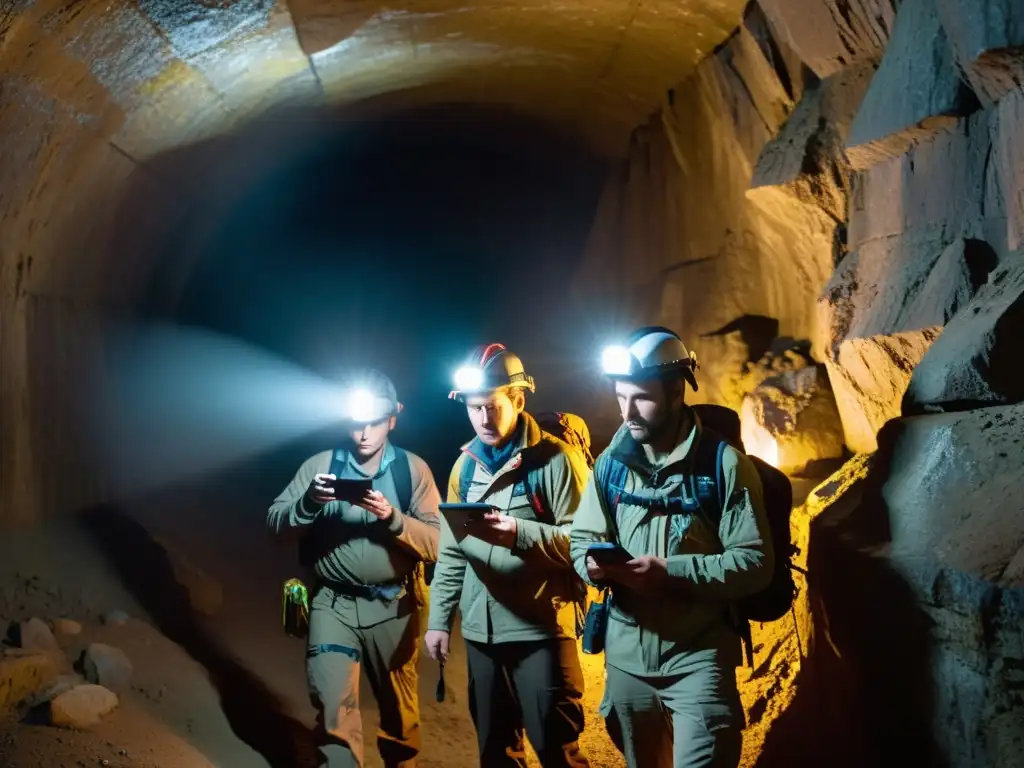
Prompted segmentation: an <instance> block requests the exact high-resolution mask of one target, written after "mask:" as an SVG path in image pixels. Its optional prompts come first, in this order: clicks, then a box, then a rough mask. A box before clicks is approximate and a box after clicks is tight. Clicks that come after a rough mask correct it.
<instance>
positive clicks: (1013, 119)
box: [993, 86, 1024, 250]
mask: <svg viewBox="0 0 1024 768" xmlns="http://www.w3.org/2000/svg"><path fill="white" fill-rule="evenodd" d="M994 115H995V117H994V120H993V123H994V125H993V128H994V130H993V134H994V135H995V140H994V143H995V147H994V150H995V154H994V158H993V160H994V163H993V164H994V165H995V167H996V176H997V178H998V180H999V186H1000V191H1001V193H1002V198H1003V200H1004V201H1005V202H1004V206H1005V212H1006V217H1007V218H1006V225H1007V226H1006V241H1007V247H1008V248H1009V249H1010V250H1017V249H1018V248H1021V247H1024V86H1021V87H1020V88H1017V89H1015V90H1014V91H1011V92H1010V93H1008V94H1007V95H1006V96H1005V97H1004V98H1003V100H1002V101H1001V102H999V106H998V108H996V109H995V110H994Z"/></svg>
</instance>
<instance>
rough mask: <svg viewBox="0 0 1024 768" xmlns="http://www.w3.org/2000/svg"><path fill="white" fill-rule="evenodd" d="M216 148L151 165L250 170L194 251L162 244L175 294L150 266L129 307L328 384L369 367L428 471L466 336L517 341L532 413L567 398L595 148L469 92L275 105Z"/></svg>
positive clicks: (449, 443)
mask: <svg viewBox="0 0 1024 768" xmlns="http://www.w3.org/2000/svg"><path fill="white" fill-rule="evenodd" d="M334 117H335V118H336V115H335V116H334ZM296 135H298V136H303V137H305V141H304V142H302V143H301V144H300V143H298V142H295V141H294V140H293V137H294V136H296ZM254 137H255V138H254ZM225 142H230V146H227V147H223V146H220V147H218V149H217V151H216V153H215V157H221V158H228V159H227V160H220V161H218V160H216V159H214V161H213V168H212V170H211V168H209V167H207V168H202V169H201V167H202V166H203V165H205V164H207V163H209V160H210V156H211V152H210V150H209V149H208V148H207V147H204V146H202V145H200V146H197V147H194V148H186V149H180V150H176V151H175V152H174V153H173V156H172V157H171V158H159V157H158V158H156V159H155V161H154V167H156V168H160V167H161V165H163V164H165V163H168V162H173V164H174V166H175V167H176V169H177V170H178V172H179V173H180V172H182V169H186V170H185V172H186V173H188V172H189V171H188V169H190V168H192V167H195V168H196V170H197V172H201V173H203V174H204V175H212V176H214V177H216V176H219V175H230V174H231V173H232V171H233V169H232V167H231V165H232V164H244V165H250V166H255V167H256V168H257V169H258V170H257V171H256V172H252V171H251V170H250V171H249V179H248V184H247V186H246V187H245V188H244V189H243V190H241V191H238V190H236V191H235V199H234V201H233V202H232V204H231V205H230V207H228V209H227V210H225V211H224V212H223V213H222V214H221V216H220V217H219V218H218V220H217V221H215V222H208V223H207V228H206V230H205V231H206V232H207V234H206V235H205V237H204V239H203V240H202V242H201V243H200V244H199V245H198V246H196V245H193V246H192V250H191V251H190V252H189V253H180V252H179V253H175V252H174V249H175V246H176V245H178V244H177V243H175V241H173V240H172V241H171V242H170V244H169V246H168V252H167V253H166V254H165V255H164V257H163V261H164V263H165V264H167V265H168V271H172V270H173V269H174V268H175V267H176V266H177V265H179V264H180V262H181V261H182V260H183V259H187V260H189V261H190V262H191V263H192V264H194V267H193V268H192V269H191V270H190V272H189V276H188V279H187V282H185V283H184V284H183V285H182V286H181V288H180V289H179V291H178V293H177V296H176V297H175V298H174V302H173V306H172V307H168V305H167V302H166V301H164V300H163V297H164V296H165V294H164V291H165V289H166V286H167V284H168V276H167V272H163V271H161V270H160V269H159V268H158V270H157V271H156V273H155V274H154V276H153V278H152V280H151V283H150V290H149V291H148V295H149V297H150V298H149V302H148V305H147V304H146V303H145V302H144V303H143V304H142V306H141V307H140V315H142V316H144V317H149V318H154V317H158V316H160V315H164V316H166V315H172V316H173V320H174V322H176V323H181V324H184V325H187V326H190V327H198V328H204V329H209V330H211V331H214V332H216V333H220V334H225V335H227V336H230V337H232V338H237V339H240V340H243V341H245V342H247V343H251V344H255V345H257V346H259V347H261V348H264V349H267V350H270V351H272V352H274V353H277V354H279V355H281V356H283V357H285V358H288V359H290V360H294V361H296V362H298V363H299V364H301V365H302V366H303V367H305V368H307V369H309V370H310V371H315V372H317V373H319V374H321V375H323V376H325V377H327V378H330V377H331V376H336V375H337V374H338V373H339V372H340V371H341V370H342V369H343V367H344V366H346V365H371V366H376V367H379V368H380V369H381V370H383V371H385V372H387V373H388V374H389V375H390V376H391V377H392V378H393V379H394V381H395V383H396V386H397V388H398V391H399V395H400V398H401V400H402V402H403V404H404V405H405V407H406V410H405V412H404V414H403V416H402V418H401V426H400V428H399V429H400V432H399V433H398V434H400V435H401V437H400V440H401V441H402V444H403V445H405V446H406V447H408V448H409V449H410V450H412V451H414V452H417V453H419V454H420V455H422V456H423V457H424V458H425V459H426V460H427V461H428V463H429V464H430V466H431V468H432V469H433V470H434V471H435V473H437V474H438V476H439V477H444V476H445V474H446V473H447V471H448V469H449V467H450V463H451V461H452V460H453V457H454V456H455V455H456V452H457V450H458V446H459V445H461V444H462V442H464V441H465V440H466V439H468V437H467V434H470V433H468V429H469V427H468V423H467V422H466V418H465V413H464V411H463V410H462V409H461V408H460V407H458V406H457V405H456V404H454V403H452V402H451V401H449V400H447V397H446V396H447V391H448V389H450V382H451V375H452V371H453V370H454V368H455V366H456V365H457V364H458V363H459V362H460V356H462V355H464V354H465V351H466V350H468V349H469V348H471V347H472V346H473V345H475V344H480V343H484V342H489V341H501V342H504V343H506V344H508V345H509V346H510V347H512V348H513V349H517V350H520V354H521V355H522V356H523V357H524V359H525V360H526V361H527V364H528V365H530V366H531V368H533V369H534V370H535V371H537V373H536V377H537V379H538V396H537V401H538V402H539V403H540V406H539V407H543V406H545V405H548V406H550V407H557V403H558V402H559V398H562V402H563V403H564V402H565V398H568V397H570V396H571V393H572V386H571V383H570V385H569V386H566V383H567V382H566V373H565V368H566V363H568V365H569V366H571V365H573V364H576V363H577V361H581V360H582V361H585V360H586V355H588V354H590V355H591V356H594V355H595V353H596V351H598V350H599V346H598V345H599V343H600V336H597V335H594V334H593V333H589V329H587V330H588V335H587V336H584V337H582V338H581V335H580V331H581V329H583V328H585V327H586V326H585V324H584V323H583V322H581V321H579V320H578V321H577V322H576V323H574V324H567V323H566V321H567V320H568V319H571V317H572V315H571V313H572V311H573V306H572V302H571V299H570V290H569V289H570V285H569V283H570V279H571V276H572V275H573V273H574V272H575V271H576V270H577V269H578V268H579V262H580V258H581V256H582V252H583V248H584V245H585V239H586V236H587V233H588V231H589V229H590V227H591V224H592V221H593V216H594V209H595V206H596V204H597V200H598V197H599V194H600V191H601V186H602V184H603V182H604V179H605V177H606V174H607V169H608V166H607V161H606V160H605V159H604V158H601V157H599V156H596V155H594V154H592V153H591V152H589V151H588V150H587V149H586V148H585V147H582V146H580V145H579V144H578V143H575V142H573V140H572V138H571V137H569V136H566V135H564V134H561V133H559V132H558V131H557V129H553V128H550V127H548V126H545V125H543V124H541V123H539V122H538V121H536V120H534V119H530V118H528V117H524V116H521V115H518V114H516V113H514V112H510V111H508V110H502V109H495V108H488V107H482V106H474V105H461V104H453V105H438V106H433V107H429V108H421V109H419V110H415V111H411V112H408V113H404V114H398V115H391V116H388V117H385V118H378V119H376V120H366V121H363V120H360V121H356V120H347V121H344V122H342V121H339V120H337V119H332V113H330V112H328V111H327V110H323V111H320V110H294V111H289V110H283V111H281V112H280V113H278V114H274V115H271V116H270V117H268V118H265V122H263V124H262V125H258V126H254V127H253V128H252V129H250V130H246V129H244V128H243V129H242V130H241V131H240V132H238V133H237V134H235V135H232V136H231V137H230V138H228V139H219V140H218V142H217V143H218V144H219V145H222V144H224V143H225ZM268 157H269V158H271V159H270V160H268ZM218 163H219V164H218ZM200 169H201V170H200ZM139 204H144V202H143V201H132V203H131V205H132V206H136V205H139ZM203 213H204V212H202V211H199V212H195V213H194V214H193V216H196V215H198V216H202V215H203ZM180 226H181V230H182V231H185V232H189V231H194V230H195V229H196V227H197V222H195V221H190V220H188V219H186V220H185V221H184V222H182V224H181V225H180ZM596 314H597V313H596V312H595V315H596ZM559 387H560V388H559ZM563 407H565V406H564V405H563ZM333 417H334V415H333V414H325V425H327V424H328V423H329V422H330V420H331V419H332V418H333ZM325 437H326V439H327V440H328V444H329V443H330V438H329V437H327V436H326V435H324V434H320V435H313V436H310V437H309V438H307V439H304V440H303V441H301V442H300V444H297V445H293V446H290V447H289V448H288V450H289V452H290V453H289V456H291V457H294V456H295V455H299V454H302V453H303V452H305V455H309V452H310V451H309V449H310V448H311V447H312V446H316V445H320V446H323V445H324V442H323V441H324V439H325ZM292 451H294V452H297V453H294V452H292ZM264 458H265V459H266V460H268V461H271V463H273V462H274V459H273V458H271V457H264ZM262 460H263V459H261V461H262ZM257 476H260V477H263V476H265V473H263V472H259V473H257ZM283 477H284V476H283V475H281V478H282V479H283ZM263 498H264V499H265V498H266V495H265V493H264V496H263ZM247 501H249V500H247ZM252 501H255V499H252Z"/></svg>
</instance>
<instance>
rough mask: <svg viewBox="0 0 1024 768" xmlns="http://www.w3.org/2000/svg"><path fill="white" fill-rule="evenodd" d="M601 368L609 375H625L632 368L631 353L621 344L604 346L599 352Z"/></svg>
mask: <svg viewBox="0 0 1024 768" xmlns="http://www.w3.org/2000/svg"><path fill="white" fill-rule="evenodd" d="M601 368H602V369H603V370H604V372H605V373H606V374H608V375H609V376H625V375H627V374H628V373H629V372H630V371H631V370H632V369H633V355H632V354H631V353H630V351H629V349H627V348H626V347H623V346H619V345H617V346H613V347H606V348H605V350H604V351H603V352H602V353H601Z"/></svg>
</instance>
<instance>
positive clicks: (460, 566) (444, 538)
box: [427, 454, 471, 632]
mask: <svg viewBox="0 0 1024 768" xmlns="http://www.w3.org/2000/svg"><path fill="white" fill-rule="evenodd" d="M463 461H471V459H467V458H466V455H465V454H463V455H462V457H460V458H459V460H458V461H456V462H455V466H454V467H452V471H451V474H450V475H449V476H448V497H447V498H448V502H449V503H457V502H458V501H459V475H460V474H461V471H462V462H463ZM465 577H466V558H465V556H464V555H463V554H462V550H461V549H460V548H459V544H458V542H457V541H456V540H455V536H454V534H453V533H452V530H451V528H450V527H449V526H448V521H447V520H445V518H444V516H443V515H442V516H441V532H440V536H439V543H438V552H437V567H436V568H435V569H434V579H433V581H431V583H430V612H429V614H428V616H427V629H428V630H431V629H439V630H442V631H443V632H451V629H452V622H453V621H454V620H455V609H456V608H457V607H458V605H459V599H460V598H461V597H462V584H463V581H464V579H465Z"/></svg>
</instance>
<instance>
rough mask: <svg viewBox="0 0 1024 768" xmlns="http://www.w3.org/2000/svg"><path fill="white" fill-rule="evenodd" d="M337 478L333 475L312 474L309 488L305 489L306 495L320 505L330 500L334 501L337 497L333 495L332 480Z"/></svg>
mask: <svg viewBox="0 0 1024 768" xmlns="http://www.w3.org/2000/svg"><path fill="white" fill-rule="evenodd" d="M336 479H337V478H335V477H334V475H325V474H320V475H314V476H313V482H311V483H310V484H309V488H308V489H307V490H306V496H307V497H308V498H309V499H310V500H311V501H312V502H313V503H315V504H319V505H320V506H321V507H322V506H323V505H324V504H327V503H328V502H331V501H336V500H337V497H336V496H335V495H334V485H333V482H334V480H336Z"/></svg>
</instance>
